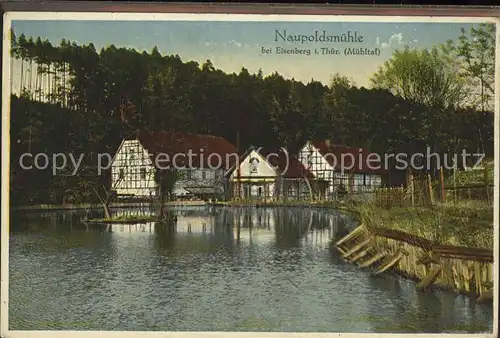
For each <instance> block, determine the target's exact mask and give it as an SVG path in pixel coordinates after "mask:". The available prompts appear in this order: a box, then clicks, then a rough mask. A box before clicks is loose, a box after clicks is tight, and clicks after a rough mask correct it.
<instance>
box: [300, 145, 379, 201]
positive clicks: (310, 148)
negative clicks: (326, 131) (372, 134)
mask: <svg viewBox="0 0 500 338" xmlns="http://www.w3.org/2000/svg"><path fill="white" fill-rule="evenodd" d="M298 158H299V160H300V162H301V163H302V164H303V165H304V166H305V167H306V168H307V169H308V170H309V171H311V172H312V173H313V174H314V175H315V176H316V177H318V178H321V179H325V180H327V181H328V182H329V187H328V192H329V193H330V194H331V193H333V191H334V188H335V187H343V188H345V189H346V190H347V191H348V192H370V191H373V190H375V189H376V188H378V187H381V186H382V179H383V177H384V176H385V175H386V173H387V170H385V168H383V165H384V163H383V162H382V161H380V157H379V156H378V155H377V154H375V153H370V152H368V151H366V150H365V149H360V148H349V147H344V146H337V145H333V144H330V142H328V141H314V142H307V143H306V144H305V145H304V146H303V147H302V149H301V150H300V151H299V155H298ZM342 166H343V168H342ZM342 169H343V170H342Z"/></svg>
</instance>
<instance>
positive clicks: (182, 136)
mask: <svg viewBox="0 0 500 338" xmlns="http://www.w3.org/2000/svg"><path fill="white" fill-rule="evenodd" d="M133 138H134V139H137V140H139V142H140V143H141V144H142V146H143V147H144V148H145V149H146V151H147V152H148V154H149V155H150V156H153V158H152V160H153V163H154V159H155V158H156V156H158V154H166V155H167V156H168V159H169V161H172V162H175V165H176V166H192V167H194V168H205V169H216V168H221V169H225V170H227V169H228V168H230V167H231V166H232V165H234V163H235V162H236V160H237V150H236V147H235V146H233V145H232V144H231V143H229V142H228V141H227V140H226V139H224V138H222V137H219V136H213V135H201V134H187V133H174V132H147V131H144V130H139V131H137V132H136V133H135V135H134V137H133ZM190 153H191V154H193V155H192V156H191V162H190V161H189V157H188V156H189V154H190ZM178 154H180V155H178ZM210 154H217V156H215V155H212V156H210ZM175 155H177V156H176V157H175V158H174V156H175ZM163 158H165V157H162V159H163ZM219 162H220V163H219Z"/></svg>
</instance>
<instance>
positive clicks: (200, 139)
mask: <svg viewBox="0 0 500 338" xmlns="http://www.w3.org/2000/svg"><path fill="white" fill-rule="evenodd" d="M237 159H238V155H237V152H236V148H235V147H234V146H233V145H232V144H231V143H229V142H228V141H227V140H225V139H224V138H222V137H217V136H212V135H196V134H181V133H169V132H154V133H150V132H146V131H137V132H135V133H134V135H133V136H132V137H130V138H128V139H125V140H124V141H123V142H122V144H121V145H120V147H119V149H118V151H117V152H116V154H115V157H114V158H113V161H112V165H111V175H112V176H111V177H112V182H113V188H114V190H115V191H116V193H117V195H118V196H135V197H150V196H154V195H155V194H156V193H157V187H156V183H155V172H156V170H157V169H158V168H162V169H165V168H167V167H168V168H175V170H176V177H177V178H176V181H175V183H174V187H173V191H172V193H173V195H174V197H176V198H188V197H194V196H198V197H202V198H211V197H221V196H223V195H224V173H225V172H226V171H227V170H228V168H230V167H231V165H233V164H234V163H235V162H236V160H237ZM200 191H201V192H202V193H200ZM200 194H201V195H202V196H200Z"/></svg>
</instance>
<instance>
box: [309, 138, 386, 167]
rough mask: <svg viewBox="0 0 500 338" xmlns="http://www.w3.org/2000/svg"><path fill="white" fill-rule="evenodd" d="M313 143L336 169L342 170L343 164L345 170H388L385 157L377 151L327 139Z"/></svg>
mask: <svg viewBox="0 0 500 338" xmlns="http://www.w3.org/2000/svg"><path fill="white" fill-rule="evenodd" d="M311 144H312V145H313V146H314V147H315V148H316V149H318V151H319V152H320V153H321V155H323V157H324V158H325V159H326V160H327V161H328V163H329V164H330V165H331V166H333V167H334V169H335V170H341V169H342V168H341V167H342V166H343V167H344V170H345V171H348V172H357V173H378V174H383V173H386V172H387V170H386V169H385V168H384V160H383V158H381V157H380V156H375V154H376V153H373V152H370V151H368V150H366V149H362V148H355V147H346V146H341V145H334V144H328V142H327V141H313V142H311ZM342 155H344V157H343V162H344V163H342ZM370 155H371V156H370ZM369 156H370V157H369ZM353 157H354V161H353ZM378 159H380V161H378ZM378 168H380V169H378Z"/></svg>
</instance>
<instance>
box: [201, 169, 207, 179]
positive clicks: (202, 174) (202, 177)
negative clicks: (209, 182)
mask: <svg viewBox="0 0 500 338" xmlns="http://www.w3.org/2000/svg"><path fill="white" fill-rule="evenodd" d="M201 179H202V180H206V179H207V172H206V171H205V170H202V171H201Z"/></svg>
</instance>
